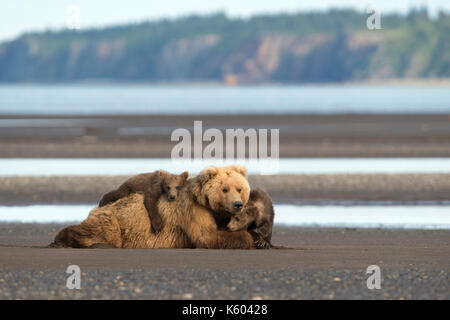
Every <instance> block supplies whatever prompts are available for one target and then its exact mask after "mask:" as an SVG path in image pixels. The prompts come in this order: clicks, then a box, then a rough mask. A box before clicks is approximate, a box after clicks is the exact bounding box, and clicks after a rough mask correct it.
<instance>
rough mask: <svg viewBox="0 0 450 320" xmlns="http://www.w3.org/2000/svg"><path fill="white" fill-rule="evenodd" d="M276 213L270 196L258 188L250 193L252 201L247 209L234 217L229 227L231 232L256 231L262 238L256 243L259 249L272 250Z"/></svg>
mask: <svg viewBox="0 0 450 320" xmlns="http://www.w3.org/2000/svg"><path fill="white" fill-rule="evenodd" d="M274 216H275V212H274V210H273V203H272V199H271V198H270V196H269V195H268V194H267V193H266V192H265V191H263V190H261V189H259V188H256V189H253V190H251V192H250V200H249V201H248V203H247V205H246V206H245V208H244V209H243V210H242V211H241V212H239V213H237V214H235V215H233V216H232V217H231V219H230V222H229V223H228V225H227V229H228V230H230V231H238V230H242V229H246V230H248V231H254V232H256V233H257V234H259V235H260V236H261V237H262V240H261V239H259V240H258V241H257V242H256V246H257V247H258V248H270V247H272V245H271V240H272V228H273V219H274Z"/></svg>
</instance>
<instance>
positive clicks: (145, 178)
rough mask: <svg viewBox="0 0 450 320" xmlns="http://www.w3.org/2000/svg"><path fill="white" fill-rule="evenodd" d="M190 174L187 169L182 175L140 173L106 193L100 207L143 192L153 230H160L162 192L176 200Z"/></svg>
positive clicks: (170, 198) (157, 172) (164, 172)
mask: <svg viewBox="0 0 450 320" xmlns="http://www.w3.org/2000/svg"><path fill="white" fill-rule="evenodd" d="M188 176H189V173H188V172H187V171H185V172H183V173H182V174H180V175H176V174H171V173H169V172H166V171H162V170H161V171H155V172H152V173H142V174H139V175H137V176H134V177H131V178H130V179H128V180H127V181H125V182H124V183H123V184H122V185H121V186H120V187H119V188H118V189H116V190H113V191H111V192H108V193H107V194H105V195H104V196H103V197H102V199H101V200H100V203H99V207H104V206H105V205H107V204H109V203H112V202H115V201H117V200H119V199H122V198H123V197H126V196H128V195H130V194H132V193H136V192H142V193H143V194H144V205H145V208H146V209H147V212H148V215H149V217H150V221H151V227H152V231H153V232H159V231H161V229H162V220H161V217H160V215H159V214H158V208H157V202H158V199H159V197H160V196H161V195H162V194H166V195H167V199H169V201H173V200H175V199H176V198H177V197H178V193H179V191H180V190H181V188H182V187H183V185H184V184H185V182H186V179H187V178H188Z"/></svg>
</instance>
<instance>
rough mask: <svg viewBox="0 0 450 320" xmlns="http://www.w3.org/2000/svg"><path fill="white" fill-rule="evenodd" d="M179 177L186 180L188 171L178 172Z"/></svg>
mask: <svg viewBox="0 0 450 320" xmlns="http://www.w3.org/2000/svg"><path fill="white" fill-rule="evenodd" d="M180 177H181V179H183V180H186V179H187V178H188V177H189V172H187V171H185V172H183V173H182V174H180Z"/></svg>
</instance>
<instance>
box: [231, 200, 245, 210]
mask: <svg viewBox="0 0 450 320" xmlns="http://www.w3.org/2000/svg"><path fill="white" fill-rule="evenodd" d="M243 206H244V205H243V204H242V201H235V202H233V209H234V210H241V209H242V207H243Z"/></svg>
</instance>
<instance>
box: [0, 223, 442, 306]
mask: <svg viewBox="0 0 450 320" xmlns="http://www.w3.org/2000/svg"><path fill="white" fill-rule="evenodd" d="M62 226H63V225H55V224H34V225H30V224H24V225H23V224H0V244H1V246H0V260H1V261H2V263H1V269H0V271H1V272H0V283H1V286H0V298H1V299H39V298H40V299H91V298H95V299H129V298H133V299H259V298H262V299H358V298H360V299H449V298H450V295H449V291H448V286H449V280H448V272H449V271H450V269H449V264H448V257H449V256H450V249H449V248H450V240H449V239H450V232H449V231H439V230H437V231H419V230H403V231H402V230H395V231H392V230H348V229H300V228H275V229H274V238H273V242H274V243H275V244H277V245H285V246H289V247H291V248H292V249H285V250H201V249H177V250H163V249H158V250H142V249H139V250H123V249H48V248H44V247H43V246H45V245H46V244H48V243H49V242H50V241H51V240H52V237H53V236H54V235H55V233H56V232H57V231H58V230H59V228H61V227H62ZM73 264H76V265H78V266H79V267H80V269H81V277H82V278H81V281H82V282H81V290H69V289H67V288H66V279H67V277H68V276H69V275H68V274H66V273H65V271H66V268H67V267H68V266H69V265H73ZM374 264H375V265H378V266H379V267H380V268H381V275H382V283H381V289H380V290H369V289H367V287H366V280H367V278H368V276H369V275H367V274H366V268H367V267H368V266H369V265H374Z"/></svg>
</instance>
